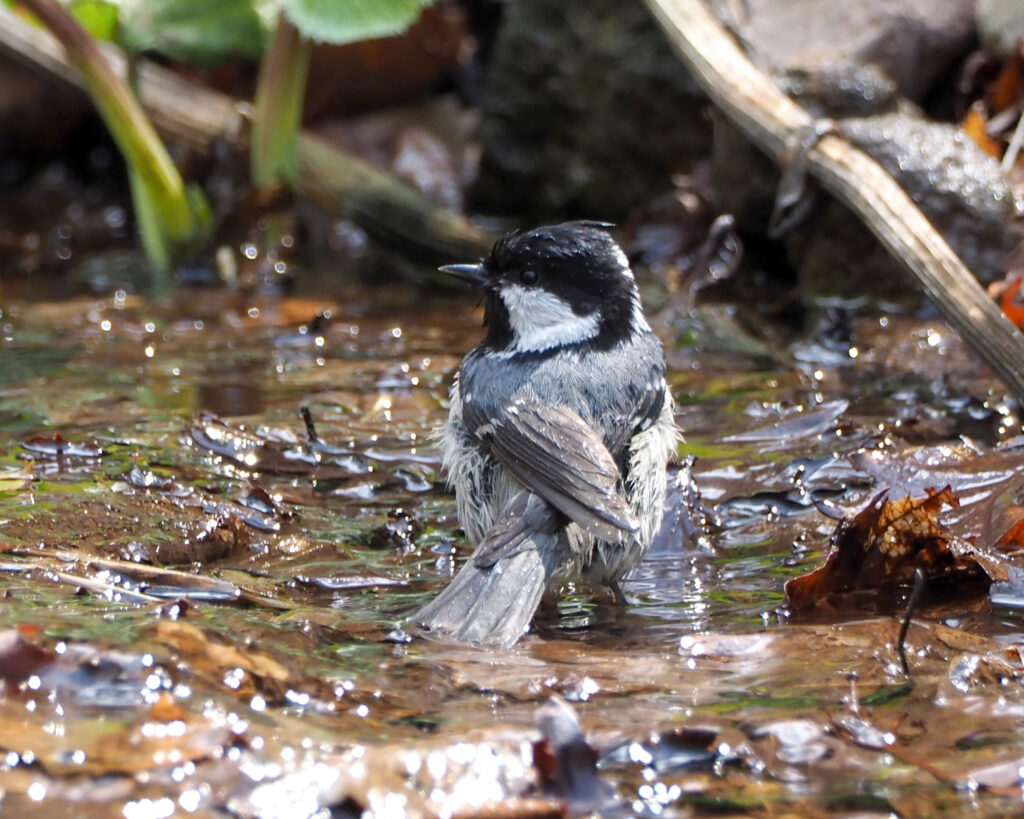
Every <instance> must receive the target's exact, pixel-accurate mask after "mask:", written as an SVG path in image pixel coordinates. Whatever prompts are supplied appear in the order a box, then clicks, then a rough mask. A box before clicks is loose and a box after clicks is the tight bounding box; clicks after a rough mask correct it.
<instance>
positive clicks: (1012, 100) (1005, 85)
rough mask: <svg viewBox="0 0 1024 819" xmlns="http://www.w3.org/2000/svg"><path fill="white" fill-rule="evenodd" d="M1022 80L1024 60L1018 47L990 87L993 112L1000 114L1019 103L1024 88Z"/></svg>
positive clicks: (1023, 78)
mask: <svg viewBox="0 0 1024 819" xmlns="http://www.w3.org/2000/svg"><path fill="white" fill-rule="evenodd" d="M1022 80H1024V61H1022V60H1021V53H1020V50H1019V49H1016V50H1015V51H1014V54H1013V57H1012V58H1011V59H1010V60H1008V61H1007V63H1006V65H1004V66H1003V69H1002V71H1000V72H999V75H998V76H997V77H996V79H995V81H994V82H993V83H992V87H991V88H990V89H989V100H990V103H991V108H992V113H993V114H998V113H999V112H1000V111H1005V110H1006V109H1007V108H1009V107H1010V106H1012V105H1016V104H1017V100H1019V99H1020V96H1021V91H1022V90H1024V88H1022Z"/></svg>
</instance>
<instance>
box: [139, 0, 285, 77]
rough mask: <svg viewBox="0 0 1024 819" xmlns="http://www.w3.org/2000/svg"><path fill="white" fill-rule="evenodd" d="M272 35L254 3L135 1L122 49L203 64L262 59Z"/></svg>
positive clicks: (232, 0) (242, 0) (244, 0)
mask: <svg viewBox="0 0 1024 819" xmlns="http://www.w3.org/2000/svg"><path fill="white" fill-rule="evenodd" d="M266 38H267V30H266V27H265V21H264V18H263V16H262V15H261V14H260V12H259V10H258V9H257V6H256V4H254V3H253V2H251V0H132V2H125V3H124V6H123V8H122V11H121V44H122V45H123V46H124V48H125V49H126V50H128V51H131V52H134V53H139V52H142V51H157V52H159V53H161V54H164V55H166V56H168V57H171V58H173V59H177V60H184V61H185V62H190V63H195V64H198V65H213V64H216V63H218V62H220V61H221V60H223V59H224V58H225V57H228V56H231V55H233V54H238V55H241V56H244V57H257V56H259V55H260V54H261V53H262V52H263V46H264V45H265V43H266Z"/></svg>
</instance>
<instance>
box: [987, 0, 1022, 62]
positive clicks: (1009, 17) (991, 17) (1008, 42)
mask: <svg viewBox="0 0 1024 819" xmlns="http://www.w3.org/2000/svg"><path fill="white" fill-rule="evenodd" d="M977 2H978V5H977V8H976V9H975V19H976V20H977V25H978V38H979V39H980V40H981V44H982V46H983V47H984V48H985V50H986V51H990V52H992V53H993V54H998V55H1000V56H1001V57H1009V56H1010V55H1012V54H1013V52H1014V50H1015V49H1016V48H1017V43H1018V42H1019V41H1020V39H1021V38H1022V37H1024V3H1022V2H1021V0H977Z"/></svg>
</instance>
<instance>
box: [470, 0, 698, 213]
mask: <svg viewBox="0 0 1024 819" xmlns="http://www.w3.org/2000/svg"><path fill="white" fill-rule="evenodd" d="M706 104H707V103H706V100H705V98H704V96H703V95H702V93H701V92H700V91H699V90H698V88H697V86H696V85H695V83H694V82H693V80H692V79H691V78H690V76H689V74H688V73H687V72H686V69H685V68H684V67H683V65H682V63H681V62H680V61H679V59H678V57H676V55H675V54H674V53H673V52H672V50H671V48H670V46H669V45H668V42H667V41H666V39H665V37H664V35H663V34H662V32H661V30H660V29H659V28H658V26H657V24H656V23H655V22H654V20H653V18H652V17H651V16H650V13H649V12H648V11H647V9H646V8H645V7H644V5H643V3H642V2H640V0H517V2H514V3H509V4H508V5H507V8H506V11H505V19H504V21H503V23H502V28H501V31H500V32H499V35H498V39H497V42H496V44H495V51H494V57H493V60H492V62H491V64H490V65H489V67H488V73H487V76H486V78H485V82H484V90H483V99H482V109H483V122H482V125H481V128H480V137H481V142H482V146H483V152H482V157H481V163H480V172H479V174H478V177H477V180H476V182H475V184H474V187H473V190H472V191H471V199H472V200H473V202H472V206H473V207H475V208H478V209H482V210H485V211H492V212H504V213H508V212H517V213H525V214H529V215H531V216H533V217H543V216H551V215H565V214H579V215H590V216H599V217H603V218H612V219H614V218H616V217H619V216H622V215H624V214H626V213H627V212H628V211H629V210H630V209H631V208H633V207H635V206H637V205H639V204H642V203H644V202H647V201H649V200H651V199H652V198H654V197H655V196H656V195H658V194H659V193H662V192H664V191H666V190H668V189H669V188H670V186H671V185H670V176H671V174H672V173H673V172H677V171H685V170H688V169H689V167H690V166H691V164H692V163H693V161H694V160H695V159H696V158H699V157H706V155H707V153H708V151H709V149H710V142H711V129H710V123H709V122H708V120H707V118H706V117H704V115H703V110H704V108H705V106H706Z"/></svg>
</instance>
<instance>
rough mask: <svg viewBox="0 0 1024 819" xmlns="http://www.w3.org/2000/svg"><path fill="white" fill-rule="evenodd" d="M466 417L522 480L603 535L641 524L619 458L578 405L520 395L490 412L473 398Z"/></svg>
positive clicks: (609, 537) (613, 537) (615, 535)
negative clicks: (624, 488) (623, 484)
mask: <svg viewBox="0 0 1024 819" xmlns="http://www.w3.org/2000/svg"><path fill="white" fill-rule="evenodd" d="M489 416H490V417H489ZM462 417H463V421H464V422H465V424H466V427H467V429H468V430H469V431H470V433H471V434H472V435H474V436H475V437H476V438H478V439H479V440H480V441H482V442H483V443H484V444H485V445H486V446H487V448H488V449H489V450H490V452H491V454H492V455H493V456H494V457H495V458H496V459H497V460H498V461H499V462H500V463H501V464H502V466H504V467H505V468H506V469H508V471H509V472H511V473H512V474H513V475H514V476H515V477H516V478H517V479H518V480H519V482H520V483H522V484H523V485H524V486H526V488H527V489H529V490H531V491H532V492H535V493H536V494H538V495H539V496H540V497H542V498H543V499H544V500H546V501H547V502H548V503H550V504H551V505H552V506H554V507H555V508H556V509H557V510H558V511H560V512H561V513H562V514H564V515H565V516H567V517H568V518H570V519H571V520H573V521H575V522H576V523H578V524H579V525H580V526H581V527H582V528H583V529H584V530H585V531H587V532H588V533H590V534H592V535H593V536H594V537H596V538H597V539H598V540H605V541H610V542H618V541H620V540H621V539H622V537H623V535H624V534H626V533H632V532H636V531H637V530H638V529H639V524H638V523H637V520H636V516H635V515H634V514H633V511H632V510H631V509H630V508H629V505H628V504H627V503H626V500H625V498H624V497H623V496H622V494H621V492H620V491H619V488H618V483H619V477H620V476H619V469H618V467H617V466H616V464H615V460H614V458H612V456H611V453H609V452H608V449H607V447H605V445H604V442H603V441H602V440H601V437H600V436H599V435H598V434H597V432H595V431H594V430H593V429H592V428H591V427H590V426H588V425H587V423H586V422H585V421H584V420H583V419H582V418H581V417H580V416H579V414H578V413H576V412H575V411H574V410H572V409H570V408H569V407H565V406H557V407H551V406H546V405H543V404H540V403H538V402H530V401H516V402H515V403H513V404H511V405H509V406H506V407H504V408H503V410H502V411H501V412H499V413H488V412H487V411H486V410H485V409H484V408H483V407H482V406H481V405H479V404H475V403H473V402H467V403H466V404H465V405H464V406H463V416H462Z"/></svg>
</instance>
